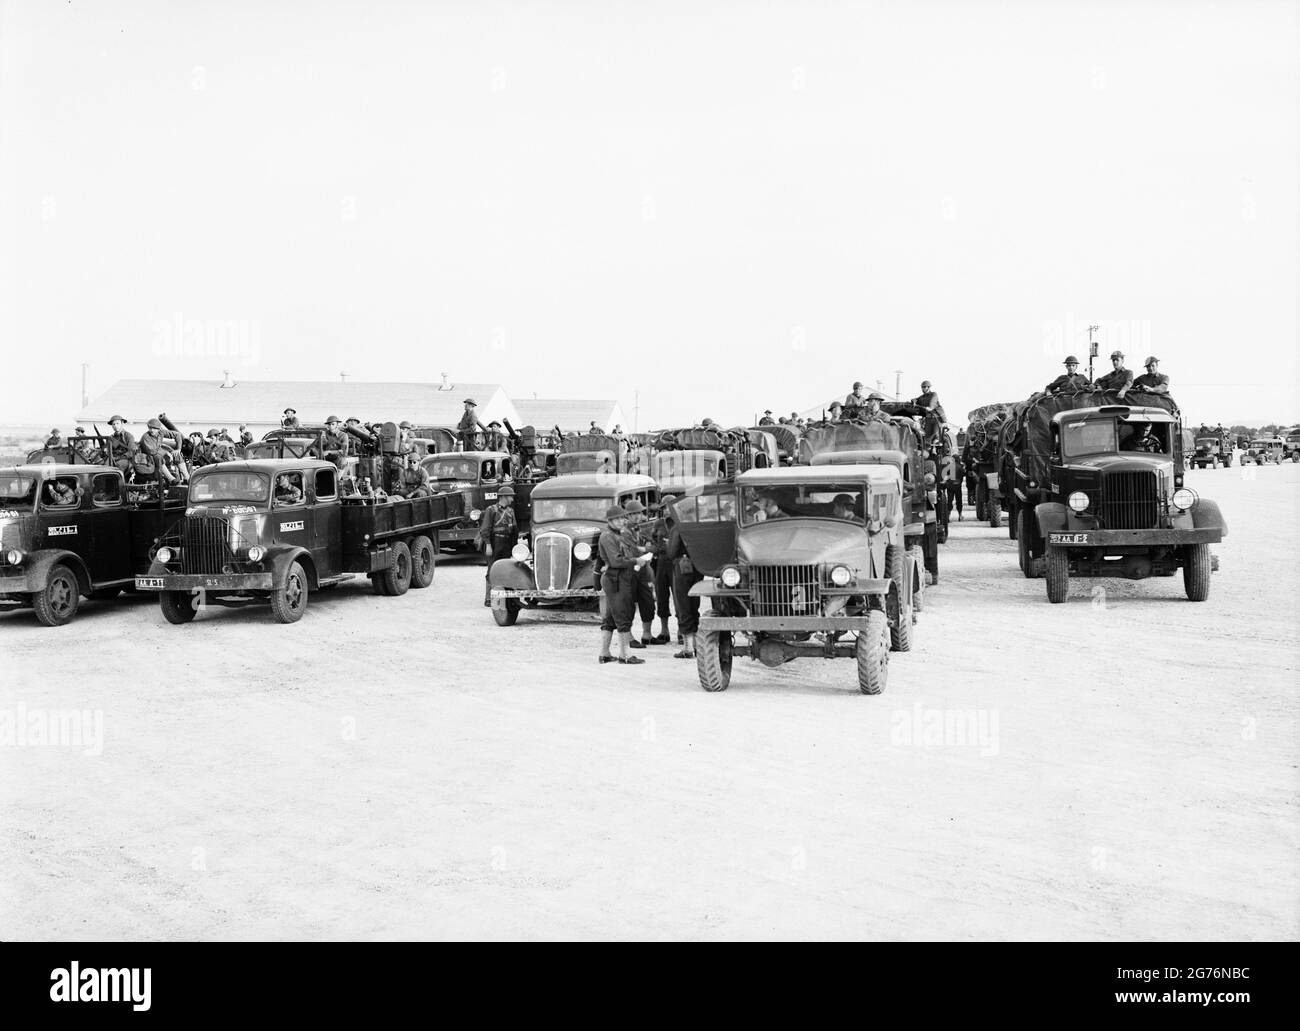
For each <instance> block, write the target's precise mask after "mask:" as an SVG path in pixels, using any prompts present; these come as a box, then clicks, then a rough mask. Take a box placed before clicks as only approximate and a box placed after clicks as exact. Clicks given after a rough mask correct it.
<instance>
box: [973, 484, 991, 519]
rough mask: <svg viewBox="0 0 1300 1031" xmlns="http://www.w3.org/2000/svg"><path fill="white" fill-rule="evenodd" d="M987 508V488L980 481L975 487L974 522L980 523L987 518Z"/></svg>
mask: <svg viewBox="0 0 1300 1031" xmlns="http://www.w3.org/2000/svg"><path fill="white" fill-rule="evenodd" d="M988 507H989V488H988V485H987V484H986V483H985V482H984V481H983V480H981V481H980V482H979V483H977V484H976V485H975V521H976V522H980V523H982V522H984V520H985V519H987V518H988V517H989V513H988Z"/></svg>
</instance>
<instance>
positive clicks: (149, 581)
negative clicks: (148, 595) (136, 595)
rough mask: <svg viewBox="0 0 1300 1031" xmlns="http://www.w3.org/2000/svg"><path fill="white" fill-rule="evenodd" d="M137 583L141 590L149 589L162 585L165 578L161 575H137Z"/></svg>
mask: <svg viewBox="0 0 1300 1031" xmlns="http://www.w3.org/2000/svg"><path fill="white" fill-rule="evenodd" d="M135 585H136V587H137V588H139V589H141V590H147V589H149V588H151V587H161V586H162V585H163V579H162V577H161V576H137V577H136V578H135Z"/></svg>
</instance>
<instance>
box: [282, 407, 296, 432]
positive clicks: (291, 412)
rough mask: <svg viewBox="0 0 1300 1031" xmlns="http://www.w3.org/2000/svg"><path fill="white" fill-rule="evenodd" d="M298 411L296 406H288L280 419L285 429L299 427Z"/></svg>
mask: <svg viewBox="0 0 1300 1031" xmlns="http://www.w3.org/2000/svg"><path fill="white" fill-rule="evenodd" d="M298 426H299V423H298V411H297V409H295V408H286V409H285V410H284V416H283V418H281V419H280V428H281V429H284V430H296V429H298Z"/></svg>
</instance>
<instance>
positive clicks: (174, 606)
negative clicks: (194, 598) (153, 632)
mask: <svg viewBox="0 0 1300 1031" xmlns="http://www.w3.org/2000/svg"><path fill="white" fill-rule="evenodd" d="M158 607H159V608H160V609H162V614H163V619H165V620H167V622H168V623H174V624H176V625H177V626H180V625H181V624H183V623H188V622H190V620H192V619H193V618H194V617H195V616H196V615H198V610H197V609H196V608H195V607H194V606H193V604H191V596H190V592H189V591H160V592H159V593H158Z"/></svg>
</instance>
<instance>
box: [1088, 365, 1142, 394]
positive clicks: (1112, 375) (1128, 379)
mask: <svg viewBox="0 0 1300 1031" xmlns="http://www.w3.org/2000/svg"><path fill="white" fill-rule="evenodd" d="M1096 387H1097V389H1098V390H1114V391H1120V390H1124V391H1128V390H1131V389H1132V388H1133V370H1132V369H1115V370H1113V371H1111V372H1108V373H1106V375H1104V376H1099V377H1098V378H1097V385H1096Z"/></svg>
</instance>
